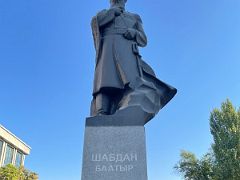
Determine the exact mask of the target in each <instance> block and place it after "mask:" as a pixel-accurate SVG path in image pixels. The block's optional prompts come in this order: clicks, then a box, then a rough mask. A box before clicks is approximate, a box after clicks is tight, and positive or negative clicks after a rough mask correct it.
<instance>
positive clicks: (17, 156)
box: [0, 125, 30, 167]
mask: <svg viewBox="0 0 240 180" xmlns="http://www.w3.org/2000/svg"><path fill="white" fill-rule="evenodd" d="M29 153H30V147H29V146H28V145H27V144H25V143H24V142H23V141H22V140H20V139H19V138H18V137H16V136H15V135H14V134H12V133H11V132H10V131H8V130H7V129H6V128H4V127H3V126H1V125H0V167H2V166H5V165H7V164H13V165H15V166H18V167H19V166H23V165H24V160H25V156H26V155H28V154H29Z"/></svg>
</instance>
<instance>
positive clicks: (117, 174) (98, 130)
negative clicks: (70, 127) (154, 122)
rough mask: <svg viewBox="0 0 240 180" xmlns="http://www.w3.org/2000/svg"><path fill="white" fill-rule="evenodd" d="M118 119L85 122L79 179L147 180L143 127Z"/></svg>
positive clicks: (107, 118) (97, 119)
mask: <svg viewBox="0 0 240 180" xmlns="http://www.w3.org/2000/svg"><path fill="white" fill-rule="evenodd" d="M118 118H119V117H112V116H101V117H94V118H88V119H87V120H86V128H85V137H84V150H83V168H82V180H147V163H146V144H145V130H144V126H143V125H141V123H140V124H139V122H138V123H136V124H134V123H131V124H129V123H128V122H131V121H130V120H129V121H125V120H124V119H126V118H124V117H122V120H119V119H118Z"/></svg>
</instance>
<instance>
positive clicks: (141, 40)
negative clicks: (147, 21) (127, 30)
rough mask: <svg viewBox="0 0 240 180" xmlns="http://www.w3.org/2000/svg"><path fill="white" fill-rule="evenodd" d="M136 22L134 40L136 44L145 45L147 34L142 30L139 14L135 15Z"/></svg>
mask: <svg viewBox="0 0 240 180" xmlns="http://www.w3.org/2000/svg"><path fill="white" fill-rule="evenodd" d="M136 19H137V24H136V29H137V32H136V42H137V44H138V46H141V47H145V46H146V45H147V36H146V34H145V32H144V30H143V25H142V20H141V18H140V16H139V15H136Z"/></svg>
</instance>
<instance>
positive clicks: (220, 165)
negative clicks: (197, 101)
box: [175, 100, 240, 180]
mask: <svg viewBox="0 0 240 180" xmlns="http://www.w3.org/2000/svg"><path fill="white" fill-rule="evenodd" d="M210 129H211V134H212V136H213V140H214V143H213V144H212V147H211V150H210V152H209V153H207V154H206V155H205V156H203V158H201V159H200V160H198V159H197V158H196V156H195V155H194V154H193V153H190V152H186V151H183V152H182V153H181V159H180V161H179V162H178V164H177V165H176V166H175V169H176V170H177V171H178V172H180V173H181V174H182V175H183V176H184V178H185V179H186V180H240V109H238V110H236V109H235V108H234V107H233V105H232V103H231V102H230V101H229V100H227V101H226V102H224V103H222V106H221V109H214V110H213V111H212V113H211V115H210Z"/></svg>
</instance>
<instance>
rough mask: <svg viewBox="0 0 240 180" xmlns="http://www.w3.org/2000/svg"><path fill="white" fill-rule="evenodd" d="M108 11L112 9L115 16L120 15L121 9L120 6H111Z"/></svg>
mask: <svg viewBox="0 0 240 180" xmlns="http://www.w3.org/2000/svg"><path fill="white" fill-rule="evenodd" d="M110 11H112V13H114V15H115V16H120V15H121V14H122V13H123V11H122V10H121V9H120V8H111V9H110Z"/></svg>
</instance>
